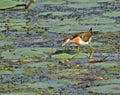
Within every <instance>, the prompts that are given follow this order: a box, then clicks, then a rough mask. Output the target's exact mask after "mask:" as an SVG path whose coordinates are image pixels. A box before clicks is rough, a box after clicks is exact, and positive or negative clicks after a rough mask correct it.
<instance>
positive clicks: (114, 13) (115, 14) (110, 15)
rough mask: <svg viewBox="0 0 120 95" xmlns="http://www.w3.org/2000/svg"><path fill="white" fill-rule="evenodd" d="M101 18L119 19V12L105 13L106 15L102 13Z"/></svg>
mask: <svg viewBox="0 0 120 95" xmlns="http://www.w3.org/2000/svg"><path fill="white" fill-rule="evenodd" d="M103 16H106V17H119V16H120V12H116V11H112V12H106V13H103Z"/></svg>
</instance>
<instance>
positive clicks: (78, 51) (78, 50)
mask: <svg viewBox="0 0 120 95" xmlns="http://www.w3.org/2000/svg"><path fill="white" fill-rule="evenodd" d="M79 53H80V45H78V49H77V52H76V53H75V54H74V55H73V56H72V57H70V58H69V59H73V58H75V57H76V56H77V55H78V54H79Z"/></svg>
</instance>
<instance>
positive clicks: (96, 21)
mask: <svg viewBox="0 0 120 95" xmlns="http://www.w3.org/2000/svg"><path fill="white" fill-rule="evenodd" d="M114 22H115V20H114V19H110V18H105V17H95V18H90V19H87V20H82V22H81V21H80V24H110V23H114Z"/></svg>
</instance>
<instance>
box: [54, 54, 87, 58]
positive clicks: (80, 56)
mask: <svg viewBox="0 0 120 95" xmlns="http://www.w3.org/2000/svg"><path fill="white" fill-rule="evenodd" d="M52 57H53V58H58V59H67V58H70V57H72V55H70V54H66V53H62V54H57V55H53V56H52ZM75 58H87V55H86V54H85V53H80V54H79V55H78V56H76V57H75Z"/></svg>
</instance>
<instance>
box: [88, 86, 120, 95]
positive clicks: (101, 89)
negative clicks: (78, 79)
mask: <svg viewBox="0 0 120 95" xmlns="http://www.w3.org/2000/svg"><path fill="white" fill-rule="evenodd" d="M88 91H90V92H94V93H100V94H103V93H111V94H119V93H120V85H119V84H110V85H102V86H97V87H89V88H88Z"/></svg>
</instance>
